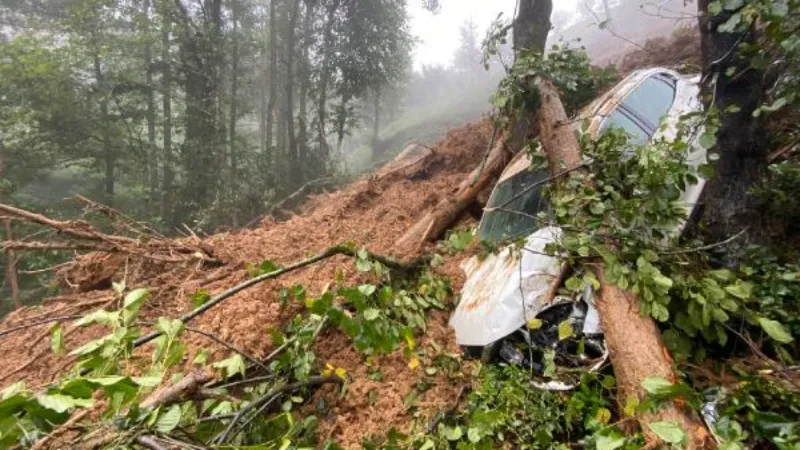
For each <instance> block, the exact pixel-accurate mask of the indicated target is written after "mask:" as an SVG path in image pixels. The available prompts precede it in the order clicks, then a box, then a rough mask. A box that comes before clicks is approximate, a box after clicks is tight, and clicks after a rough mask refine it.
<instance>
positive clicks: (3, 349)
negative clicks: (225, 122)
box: [0, 123, 491, 446]
mask: <svg viewBox="0 0 800 450" xmlns="http://www.w3.org/2000/svg"><path fill="white" fill-rule="evenodd" d="M490 132H491V130H490V129H489V126H488V125H487V124H486V123H479V124H471V125H467V126H465V127H463V128H460V129H454V130H451V131H450V132H449V133H448V135H447V137H446V138H445V139H444V140H442V141H441V142H439V143H438V144H437V145H435V146H433V148H432V149H433V151H434V152H435V155H434V157H433V158H431V159H430V160H429V161H428V162H427V163H426V165H425V166H424V167H423V168H422V170H420V171H417V172H416V173H415V174H414V175H413V176H412V177H410V178H409V177H408V174H407V173H406V172H404V171H396V172H395V171H393V170H394V169H393V168H396V167H397V166H398V165H395V166H392V167H387V168H385V169H384V170H382V171H381V172H379V173H378V174H377V175H374V176H371V177H366V178H362V179H359V180H357V181H355V182H354V183H352V184H351V185H349V186H347V187H345V188H343V189H342V190H340V191H337V192H333V193H329V194H322V195H318V196H316V197H314V198H313V199H311V200H310V201H309V202H307V204H306V205H305V207H304V208H303V212H301V213H300V214H298V215H296V216H295V217H293V218H291V219H290V220H288V221H286V222H281V223H276V222H275V221H273V220H271V219H270V220H265V221H264V222H263V223H262V224H261V226H260V227H258V228H257V229H254V230H244V231H239V232H230V233H224V234H219V235H214V236H211V237H209V238H207V239H204V240H203V242H202V245H203V246H204V248H210V249H212V250H213V253H214V256H215V257H216V258H218V259H220V260H221V261H223V263H224V264H223V265H222V266H221V267H217V268H205V267H202V266H201V265H176V264H163V263H156V262H153V261H143V260H138V259H133V258H126V257H120V256H118V255H101V254H92V255H85V256H82V257H80V258H78V259H77V260H76V262H75V263H73V265H72V266H71V267H69V268H67V269H66V270H63V271H62V272H60V274H59V275H60V277H61V280H62V282H63V283H64V284H66V285H67V286H68V288H67V289H66V291H68V292H69V291H70V290H71V291H72V292H69V293H67V294H65V295H62V296H60V297H56V298H53V299H49V300H46V301H45V303H44V304H43V305H42V306H38V307H29V308H24V309H22V310H19V311H16V312H14V313H12V314H11V315H9V316H8V317H6V318H5V319H4V320H3V321H2V323H0V331H2V330H8V329H10V328H12V327H14V326H17V325H21V324H27V323H32V322H35V321H36V320H41V319H43V318H49V317H54V316H60V315H76V314H85V313H86V312H88V311H90V310H92V309H94V308H98V307H106V308H113V307H115V306H116V303H117V302H118V301H119V299H118V298H117V296H116V295H115V293H114V292H113V290H110V289H107V287H108V286H109V285H110V283H109V281H110V280H113V281H116V282H119V281H122V280H125V282H126V284H127V286H128V287H129V288H136V287H147V288H149V289H150V292H151V295H152V298H151V300H149V301H148V302H147V303H146V305H145V307H144V309H143V312H142V317H143V319H145V320H147V319H155V318H157V317H159V316H169V317H177V316H178V315H180V314H182V313H185V312H187V311H189V310H191V309H192V300H191V294H192V293H194V292H195V291H196V290H198V289H207V290H208V291H209V292H210V293H211V294H212V295H213V294H216V293H218V292H221V291H222V290H225V289H226V288H229V287H231V286H233V285H234V284H236V283H238V282H240V281H243V280H245V279H247V278H248V277H249V275H248V273H247V271H246V270H245V265H246V264H248V263H255V264H258V263H260V262H261V261H262V260H264V259H270V260H273V261H275V262H277V263H279V264H288V263H291V262H294V261H297V260H300V259H303V258H305V257H306V256H307V255H310V254H314V253H317V252H320V251H322V250H324V249H326V248H327V247H329V246H332V245H335V244H339V243H342V242H345V241H353V242H355V243H356V244H357V245H359V246H365V247H367V248H368V249H369V250H371V251H373V252H375V253H379V254H386V255H391V254H393V253H394V251H393V248H392V246H393V243H394V240H395V239H396V238H397V236H400V235H401V234H402V233H403V232H404V231H405V230H406V228H408V227H409V226H410V225H411V224H413V223H414V222H415V221H416V220H417V219H418V218H419V217H420V216H421V215H422V214H424V213H425V212H426V211H425V209H426V208H428V207H430V206H432V205H435V204H436V203H437V202H438V201H439V200H440V198H441V196H443V195H447V194H448V193H449V192H451V191H452V190H453V189H454V188H455V187H456V186H457V185H458V183H459V182H461V181H462V180H463V179H464V177H465V176H466V175H467V174H468V173H469V172H470V171H471V170H472V169H473V168H474V167H475V166H476V165H477V163H478V162H479V161H480V158H481V157H482V156H483V153H484V151H485V149H486V146H487V142H488V138H489V134H490ZM399 166H402V164H399ZM396 256H397V257H401V258H404V257H412V256H414V255H409V254H404V255H396ZM458 262H459V261H458V260H457V259H455V258H453V259H451V260H448V261H447V262H446V264H445V265H444V266H443V267H442V269H441V270H443V271H444V272H446V273H449V274H450V275H452V281H453V283H454V287H455V288H456V289H458V288H459V287H460V284H461V280H460V279H459V276H460V271H459V270H458V269H457V265H458ZM337 270H338V271H341V272H343V273H344V275H345V278H346V279H347V280H348V281H351V282H356V281H357V280H358V279H359V275H357V274H356V271H355V269H354V267H353V263H352V260H350V259H347V258H343V257H342V258H334V259H332V260H328V261H327V262H323V263H320V264H317V265H314V266H311V267H309V268H307V269H303V270H301V271H298V272H294V273H292V274H289V275H287V276H286V277H284V278H280V279H278V280H274V281H272V282H266V283H263V284H261V285H258V286H256V287H254V288H251V289H249V290H245V291H244V292H241V293H239V294H237V295H236V296H234V297H232V298H230V299H229V300H227V301H226V302H224V303H222V304H220V305H219V306H217V307H215V308H214V309H212V310H211V311H210V312H208V313H207V314H205V315H203V316H201V317H200V318H199V319H198V320H196V321H195V322H193V323H192V326H194V327H196V328H199V329H202V330H204V331H207V332H211V333H214V334H216V335H218V336H219V337H220V338H222V339H224V340H226V341H229V342H231V343H233V344H235V345H236V346H238V347H240V348H242V349H244V350H247V351H248V352H250V353H251V354H254V355H256V356H264V355H266V354H268V353H269V352H270V351H271V350H272V347H273V346H272V343H271V341H270V338H269V330H270V329H273V328H276V327H281V326H282V325H283V324H284V323H285V321H286V320H288V319H289V318H291V317H292V316H293V315H294V313H295V312H296V311H297V308H296V307H292V306H291V305H290V306H289V307H287V308H285V309H284V310H282V309H281V307H280V303H279V293H280V291H281V289H282V288H284V287H289V286H292V285H294V284H296V283H300V284H303V285H304V286H306V288H307V289H308V290H309V291H310V292H311V293H312V294H313V293H315V292H319V291H320V290H321V289H322V288H323V287H324V286H325V285H326V284H327V283H329V282H331V281H332V280H334V277H335V274H336V271H337ZM69 286H71V288H69ZM92 287H95V288H96V287H105V289H92ZM446 321H447V314H446V313H437V314H434V316H433V317H432V320H431V321H430V322H431V323H430V329H429V333H428V335H427V336H426V338H425V340H423V342H422V343H421V345H422V346H423V347H424V346H425V345H426V344H427V343H430V341H431V340H435V341H436V345H439V346H442V347H444V348H448V349H451V351H453V352H456V351H457V348H456V346H455V344H454V342H453V341H452V337H451V336H452V333H450V332H448V330H447V324H446ZM64 326H65V342H66V348H67V349H68V350H70V349H74V348H77V347H78V346H79V345H81V344H82V343H84V342H86V341H88V340H90V339H93V338H96V337H99V336H101V335H103V334H105V333H104V330H102V329H89V330H85V329H78V330H73V328H72V327H71V325H69V322H67V323H65V325H64ZM50 327H51V325H42V326H37V327H33V328H29V329H27V330H24V331H21V332H18V333H13V334H11V335H9V336H6V337H0V386H3V387H4V386H6V385H9V384H11V383H13V382H16V381H20V380H24V381H26V382H27V383H28V386H29V387H31V388H35V387H37V386H42V385H44V384H46V383H48V382H50V381H51V380H52V379H53V378H54V377H55V376H56V375H57V374H58V373H59V372H63V371H64V370H65V369H68V368H69V367H71V365H72V362H73V360H72V358H70V357H67V356H62V357H60V358H56V357H53V356H52V353H51V351H50V343H49V342H50V339H49V330H50ZM187 340H188V341H189V344H190V352H189V357H188V361H191V360H192V359H193V356H194V354H195V353H196V352H198V351H199V350H200V349H201V348H205V349H208V350H210V357H211V360H215V359H222V358H226V357H228V356H229V354H228V352H227V350H224V349H222V348H221V347H215V346H214V345H212V343H210V342H209V341H208V340H206V339H205V338H203V337H198V336H197V335H191V334H190V335H188V337H187ZM316 351H317V354H318V356H319V360H320V363H324V362H330V363H331V364H333V365H335V366H337V367H343V368H345V369H346V370H347V371H348V373H349V374H350V375H351V376H352V377H353V383H352V384H351V385H350V387H349V391H348V394H347V395H346V396H345V397H344V398H343V399H340V398H339V397H338V395H333V394H332V393H331V394H330V395H327V396H328V397H330V398H329V401H330V402H331V404H332V408H331V411H329V412H328V413H327V414H325V415H324V417H322V419H323V420H322V425H321V426H322V430H323V437H326V436H328V437H331V438H334V439H337V440H338V441H339V442H340V443H341V444H342V445H345V446H355V445H357V444H359V443H360V442H361V440H362V438H364V437H365V436H368V435H370V434H373V433H384V432H385V431H386V430H388V427H390V426H397V427H399V428H401V429H404V428H406V427H407V426H408V424H409V423H410V422H411V421H410V420H409V419H410V414H411V413H409V412H408V409H407V407H406V405H405V404H404V397H405V396H406V395H407V394H408V393H409V392H411V390H412V388H413V386H414V384H415V383H416V381H417V379H418V378H420V377H423V376H424V374H420V373H419V371H414V370H412V369H410V368H409V367H408V366H407V363H408V361H406V360H405V359H403V358H402V355H399V354H395V355H389V356H386V357H383V358H381V360H379V364H380V366H381V368H382V370H383V373H384V377H383V381H373V380H371V379H369V378H368V377H367V373H366V371H367V368H366V366H365V365H364V364H363V357H362V356H360V355H359V354H358V353H357V352H356V351H355V350H354V349H353V348H351V346H350V345H349V344H348V342H347V340H345V339H343V337H342V336H341V335H339V334H337V333H335V332H329V333H328V334H327V335H324V336H322V337H321V338H320V340H319V344H318V345H317V349H316ZM442 379H443V378H442ZM428 381H433V388H431V389H430V390H428V391H427V392H426V393H425V394H424V395H423V396H422V397H421V398H420V403H419V404H420V406H421V407H422V409H423V410H424V411H427V412H425V413H424V414H431V413H433V412H435V411H437V410H439V409H441V408H443V407H445V406H446V405H448V404H449V403H450V402H452V401H453V399H454V398H455V396H456V391H457V390H458V388H459V386H452V385H449V384H447V383H441V380H438V381H437V380H436V377H433V378H431V377H428ZM372 391H375V392H378V393H379V395H378V397H377V399H376V398H375V394H370V392H372Z"/></svg>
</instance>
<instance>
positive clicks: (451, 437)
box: [444, 425, 464, 441]
mask: <svg viewBox="0 0 800 450" xmlns="http://www.w3.org/2000/svg"><path fill="white" fill-rule="evenodd" d="M463 435H464V431H463V430H461V427H459V426H458V425H456V426H454V427H452V428H451V427H447V428H445V432H444V437H445V439H447V440H448V441H457V440H459V439H461V437H462V436H463Z"/></svg>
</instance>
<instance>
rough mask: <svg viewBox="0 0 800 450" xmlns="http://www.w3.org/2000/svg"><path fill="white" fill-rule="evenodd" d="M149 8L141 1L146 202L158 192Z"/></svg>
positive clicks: (145, 0)
mask: <svg viewBox="0 0 800 450" xmlns="http://www.w3.org/2000/svg"><path fill="white" fill-rule="evenodd" d="M150 9H151V0H144V1H143V2H142V17H143V20H144V30H143V32H144V35H145V38H144V39H145V41H144V83H145V86H147V94H146V96H147V113H146V119H145V120H146V122H147V161H146V167H147V188H148V189H149V194H148V202H149V201H150V200H151V199H152V198H153V197H154V196H155V195H156V192H158V149H157V147H156V100H155V90H154V89H153V69H152V66H153V46H152V44H151V41H150Z"/></svg>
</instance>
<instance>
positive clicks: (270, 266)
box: [258, 259, 281, 275]
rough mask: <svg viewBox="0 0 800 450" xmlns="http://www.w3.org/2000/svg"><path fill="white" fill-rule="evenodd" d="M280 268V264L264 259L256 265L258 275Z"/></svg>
mask: <svg viewBox="0 0 800 450" xmlns="http://www.w3.org/2000/svg"><path fill="white" fill-rule="evenodd" d="M280 268H281V266H279V265H278V264H275V263H274V262H273V261H270V260H268V259H265V260H264V261H261V265H260V266H258V271H259V272H260V273H259V275H264V274H267V273H272V272H275V271H276V270H278V269H280Z"/></svg>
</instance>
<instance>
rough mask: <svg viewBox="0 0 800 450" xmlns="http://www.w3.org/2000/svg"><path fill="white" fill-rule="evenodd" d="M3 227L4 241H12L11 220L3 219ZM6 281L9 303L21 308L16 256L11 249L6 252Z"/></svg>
mask: <svg viewBox="0 0 800 450" xmlns="http://www.w3.org/2000/svg"><path fill="white" fill-rule="evenodd" d="M3 226H4V228H5V233H6V241H13V240H14V236H13V234H12V233H11V219H8V218H6V219H3ZM6 279H8V286H9V289H10V290H11V302H12V303H13V304H14V308H16V309H20V308H22V301H21V300H20V298H19V278H18V275H17V254H16V252H14V250H12V249H11V248H8V249H7V250H6Z"/></svg>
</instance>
